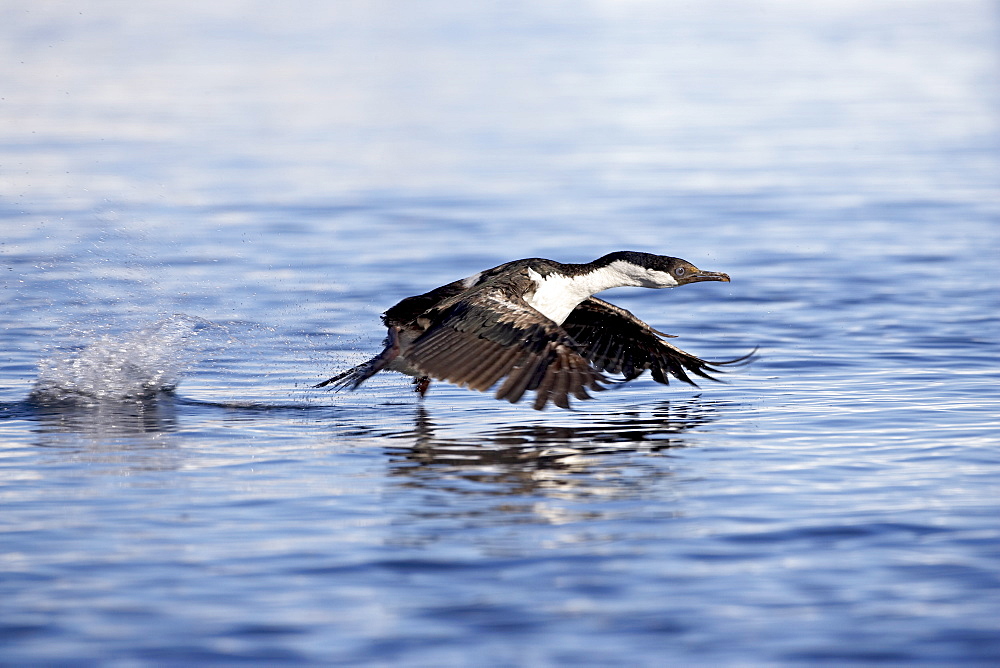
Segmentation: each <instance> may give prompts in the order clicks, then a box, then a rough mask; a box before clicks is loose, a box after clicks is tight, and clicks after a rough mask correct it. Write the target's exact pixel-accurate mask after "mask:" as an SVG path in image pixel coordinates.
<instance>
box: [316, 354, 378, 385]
mask: <svg viewBox="0 0 1000 668" xmlns="http://www.w3.org/2000/svg"><path fill="white" fill-rule="evenodd" d="M380 361H381V360H380V358H379V357H373V358H371V359H370V360H368V361H367V362H362V363H361V364H359V365H357V366H354V367H351V368H350V369H348V370H347V371H342V372H340V373H338V374H337V375H336V376H334V377H333V378H327V379H326V380H324V381H323V382H322V383H317V384H316V385H313V387H314V388H315V387H327V386H330V387H331V389H334V390H338V391H339V390H343V389H345V388H347V389H351V390H356V389H358V386H359V385H361V383H363V382H365V381H366V380H368V379H369V378H371V377H372V376H374V375H375V374H376V373H378V372H379V371H380V370H381V369H382V367H383V366H384V364H379V362H380Z"/></svg>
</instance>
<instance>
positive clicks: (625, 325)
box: [562, 297, 756, 386]
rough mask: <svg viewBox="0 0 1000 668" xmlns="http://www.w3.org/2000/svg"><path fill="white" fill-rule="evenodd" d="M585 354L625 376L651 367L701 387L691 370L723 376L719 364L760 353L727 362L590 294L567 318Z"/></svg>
mask: <svg viewBox="0 0 1000 668" xmlns="http://www.w3.org/2000/svg"><path fill="white" fill-rule="evenodd" d="M562 326H563V329H565V330H566V333H567V334H569V336H570V338H571V339H572V340H573V341H574V342H575V343H576V344H577V346H578V348H577V349H578V350H579V351H580V354H581V356H582V357H583V358H584V359H586V360H588V361H589V362H590V363H591V364H592V365H593V367H594V368H595V369H597V370H598V371H605V372H607V373H613V374H621V375H623V376H624V377H625V380H632V379H633V378H637V377H638V376H640V375H641V374H642V373H643V372H645V371H647V370H648V371H649V372H650V375H651V376H652V378H653V380H655V381H656V382H658V383H662V384H664V385H667V384H669V382H670V381H669V378H670V376H673V377H674V378H676V379H678V380H681V381H683V382H685V383H689V384H691V385H695V386H697V384H696V383H695V381H694V380H692V378H691V374H694V375H696V376H700V377H702V378H707V379H709V380H716V381H717V380H718V379H717V378H714V377H713V376H711V375H710V374H711V373H721V372H722V371H723V369H719V368H717V367H719V366H725V365H730V364H737V363H740V362H744V363H745V362H748V361H749V360H750V358H751V357H752V356H753V354H754V352H756V351H754V352H751V353H750V354H748V355H744V356H743V357H738V358H736V359H731V360H724V361H717V362H716V361H709V360H704V359H702V358H700V357H698V356H696V355H692V354H691V353H688V352H685V351H683V350H681V349H680V348H678V347H677V346H675V345H673V344H671V343H669V342H668V341H665V340H663V339H662V338H661V337H662V336H670V335H669V334H664V333H663V332H660V331H657V330H655V329H653V328H652V327H650V326H649V325H647V324H646V323H644V322H643V321H641V320H639V319H638V318H636V317H635V316H634V315H632V314H631V313H630V312H628V311H626V310H625V309H623V308H621V307H618V306H615V305H614V304H609V303H608V302H606V301H604V300H601V299H597V298H596V297H590V298H588V299H585V300H584V301H583V302H581V303H580V305H579V306H577V307H576V309H574V310H573V312H572V313H570V315H569V317H568V318H567V319H566V321H565V322H564V323H563V325H562Z"/></svg>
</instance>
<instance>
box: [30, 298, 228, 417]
mask: <svg viewBox="0 0 1000 668" xmlns="http://www.w3.org/2000/svg"><path fill="white" fill-rule="evenodd" d="M209 332H212V333H219V332H226V333H227V334H228V332H227V330H226V328H225V327H224V326H222V325H218V324H215V323H213V322H211V321H208V320H205V319H203V318H197V317H194V316H189V315H184V314H175V315H172V316H170V317H167V318H164V319H163V320H159V321H157V322H155V323H153V324H152V325H149V326H146V327H143V328H140V329H138V330H135V331H132V332H127V333H124V334H116V335H110V334H103V335H92V336H95V338H93V340H92V341H90V342H89V343H87V344H86V345H84V346H83V347H82V348H78V349H75V350H69V351H57V352H55V353H53V354H51V355H49V356H48V357H45V358H43V359H41V360H40V361H39V363H38V367H39V371H38V378H37V380H36V381H35V386H34V388H33V389H32V391H31V394H30V395H29V397H28V398H29V400H30V401H32V402H35V403H44V404H51V403H64V402H71V403H101V402H121V401H148V400H150V399H153V398H155V397H156V396H157V395H158V394H162V393H165V392H172V391H173V390H174V389H175V388H176V387H177V384H178V383H179V382H180V379H181V377H182V375H183V374H184V372H185V371H187V370H188V369H190V368H191V366H193V365H194V364H195V363H196V362H198V361H199V359H200V357H201V356H202V355H203V354H204V353H205V352H206V351H207V350H208V349H209V348H211V347H215V346H217V345H218V344H219V341H218V339H219V338H221V337H218V336H214V337H206V336H205V334H206V333H209ZM227 338H228V337H227Z"/></svg>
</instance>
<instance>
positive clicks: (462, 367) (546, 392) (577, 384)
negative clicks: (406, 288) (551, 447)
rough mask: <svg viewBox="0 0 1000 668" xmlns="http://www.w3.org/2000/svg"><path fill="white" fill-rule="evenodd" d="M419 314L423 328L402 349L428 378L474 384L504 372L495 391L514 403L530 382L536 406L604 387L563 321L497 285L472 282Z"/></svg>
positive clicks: (480, 386)
mask: <svg viewBox="0 0 1000 668" xmlns="http://www.w3.org/2000/svg"><path fill="white" fill-rule="evenodd" d="M420 321H422V322H424V323H425V324H426V325H427V329H426V331H425V333H424V334H421V335H420V337H418V338H417V339H416V340H414V341H413V343H412V344H411V345H410V346H408V347H407V348H406V349H405V350H404V351H403V355H404V356H405V357H406V361H407V362H408V363H409V364H410V365H412V366H413V367H415V368H416V369H418V370H419V371H420V372H422V373H424V374H426V375H428V376H431V377H433V378H437V379H439V380H444V381H448V382H450V383H455V384H456V385H461V386H465V387H468V388H470V389H473V390H479V391H485V390H488V389H489V388H490V387H492V386H493V385H494V384H496V383H497V382H499V381H500V380H501V379H505V380H504V382H503V383H502V384H501V385H500V387H499V388H498V389H497V392H496V398H497V399H506V400H507V401H510V402H511V403H514V402H517V401H519V400H520V399H521V397H522V396H523V395H524V393H525V392H526V391H528V390H533V391H534V392H535V402H534V408H535V409H538V410H540V409H542V408H544V407H545V404H546V403H548V402H549V401H551V402H552V403H554V404H555V405H557V406H559V407H561V408H569V395H570V394H572V395H573V396H574V397H576V398H577V399H589V398H590V395H589V394H588V393H587V389H590V390H603V389H604V388H603V387H601V385H600V383H601V382H602V381H604V380H605V379H604V377H603V376H602V375H601V374H600V373H598V372H597V371H595V370H594V368H593V367H591V366H590V364H589V363H588V362H587V360H585V359H584V358H583V357H582V356H581V355H580V353H579V352H577V350H576V346H575V345H574V344H573V342H572V341H571V340H570V339H569V337H567V336H566V333H565V331H563V330H562V328H560V327H559V326H558V325H556V324H555V323H554V322H553V321H551V320H549V319H548V318H546V317H545V316H544V315H542V314H541V313H539V312H538V311H536V310H535V309H533V308H531V307H530V306H528V305H527V304H526V303H525V302H524V301H523V300H522V299H520V298H519V297H516V296H513V295H511V294H510V293H509V292H508V291H506V290H503V289H502V288H497V287H491V286H484V287H481V288H478V289H473V290H470V291H468V292H467V293H466V294H463V295H462V296H461V297H460V298H458V299H456V300H451V301H450V302H446V303H445V304H444V305H442V306H441V307H440V308H438V309H432V310H431V311H428V312H427V313H425V314H423V315H422V316H421V317H420Z"/></svg>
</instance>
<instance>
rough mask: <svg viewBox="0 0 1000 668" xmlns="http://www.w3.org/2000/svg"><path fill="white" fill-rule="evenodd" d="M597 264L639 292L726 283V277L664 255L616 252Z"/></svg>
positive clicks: (726, 275)
mask: <svg viewBox="0 0 1000 668" xmlns="http://www.w3.org/2000/svg"><path fill="white" fill-rule="evenodd" d="M598 262H600V263H601V264H603V265H604V266H613V267H614V268H616V269H617V270H618V271H620V272H621V273H623V274H625V275H626V276H628V277H629V278H630V279H631V280H632V281H634V284H635V285H636V286H639V287H643V288H673V287H676V286H678V285H684V284H685V283H698V282H700V281H723V282H725V283H728V282H729V274H723V273H722V272H717V271H703V270H701V269H699V268H698V267H696V266H694V265H693V264H691V263H690V262H688V261H687V260H682V259H681V258H679V257H670V256H667V255H653V254H652V253H640V252H638V251H618V252H616V253H610V254H608V255H605V256H604V257H602V258H601V259H600V260H598Z"/></svg>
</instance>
